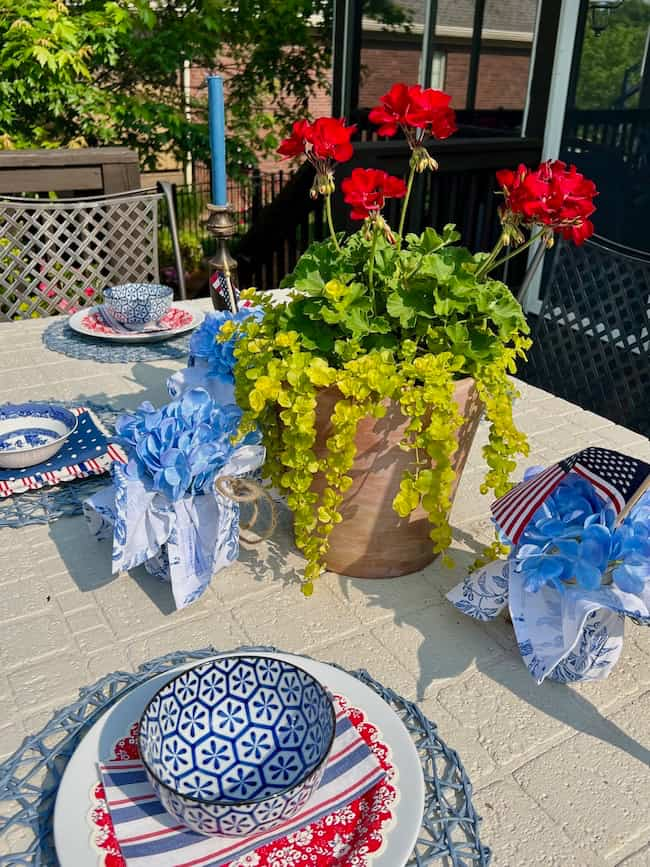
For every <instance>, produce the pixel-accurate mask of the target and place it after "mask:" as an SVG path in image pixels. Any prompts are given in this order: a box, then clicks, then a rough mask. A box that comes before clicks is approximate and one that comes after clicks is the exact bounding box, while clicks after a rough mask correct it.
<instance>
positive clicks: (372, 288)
mask: <svg viewBox="0 0 650 867" xmlns="http://www.w3.org/2000/svg"><path fill="white" fill-rule="evenodd" d="M378 237H379V232H378V231H377V223H376V221H375V222H373V226H372V242H371V244H370V263H369V265H368V287H369V288H370V291H371V292H372V306H373V309H374V306H375V286H374V276H375V250H376V249H377V238H378Z"/></svg>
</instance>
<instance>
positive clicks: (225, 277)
mask: <svg viewBox="0 0 650 867" xmlns="http://www.w3.org/2000/svg"><path fill="white" fill-rule="evenodd" d="M211 279H212V286H213V288H214V291H215V292H216V293H217V295H219V296H220V297H221V299H222V300H223V302H224V304H225V305H226V309H228V310H229V311H230V312H231V313H236V312H237V310H238V309H239V292H238V291H237V289H236V288H235V286H234V285H233V282H232V278H231V277H230V275H229V274H226V273H225V272H224V271H215V272H214V274H213V275H212V278H211Z"/></svg>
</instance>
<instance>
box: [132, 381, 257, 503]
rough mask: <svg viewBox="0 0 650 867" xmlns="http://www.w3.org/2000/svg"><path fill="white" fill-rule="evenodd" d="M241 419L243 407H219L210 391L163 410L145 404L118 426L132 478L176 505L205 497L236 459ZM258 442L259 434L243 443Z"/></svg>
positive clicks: (189, 393) (197, 392)
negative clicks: (186, 498) (184, 499)
mask: <svg viewBox="0 0 650 867" xmlns="http://www.w3.org/2000/svg"><path fill="white" fill-rule="evenodd" d="M240 420H241V410H240V409H239V407H237V406H235V405H234V404H232V405H228V406H222V405H220V404H217V403H215V402H214V401H213V400H212V399H211V397H210V395H209V394H208V392H207V391H206V390H205V389H204V388H194V389H191V390H190V391H187V392H185V393H184V394H183V396H182V397H180V398H179V399H178V400H173V401H171V402H170V403H168V404H167V405H166V406H164V407H162V408H161V409H155V408H154V407H153V406H152V405H151V404H150V403H143V404H142V405H141V406H140V407H139V409H137V410H136V411H135V412H134V413H128V414H124V415H121V416H119V418H118V419H117V422H116V424H115V428H116V430H117V434H118V439H119V442H120V443H121V444H122V445H123V446H124V448H125V449H126V451H127V454H128V457H129V461H128V464H127V468H126V473H127V476H129V477H131V478H137V479H140V480H141V481H143V482H145V483H148V484H150V485H151V487H152V488H153V489H154V490H156V491H159V492H160V493H161V494H164V496H165V497H167V498H168V499H169V500H172V501H174V500H178V499H180V498H181V497H183V496H185V495H186V494H199V493H203V492H205V491H206V490H208V489H209V488H210V486H211V485H212V483H213V481H214V478H215V476H216V474H217V472H218V471H219V470H220V469H221V468H222V467H223V466H224V464H226V463H227V462H228V460H229V459H230V458H231V456H232V454H233V451H234V450H235V446H234V445H233V443H232V439H233V437H234V435H235V434H236V433H237V429H238V427H239V422H240ZM258 439H259V437H256V436H254V435H253V436H251V437H247V438H245V439H244V440H243V443H242V444H248V443H250V442H253V441H257V440H258Z"/></svg>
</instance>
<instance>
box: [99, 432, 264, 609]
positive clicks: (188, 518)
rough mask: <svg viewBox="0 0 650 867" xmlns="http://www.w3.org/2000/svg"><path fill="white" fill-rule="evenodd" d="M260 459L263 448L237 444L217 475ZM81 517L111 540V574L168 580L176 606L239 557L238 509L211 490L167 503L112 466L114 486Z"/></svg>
mask: <svg viewBox="0 0 650 867" xmlns="http://www.w3.org/2000/svg"><path fill="white" fill-rule="evenodd" d="M264 458H265V450H264V448H263V447H262V446H258V445H247V446H242V447H241V448H239V449H236V450H235V451H234V453H233V454H232V456H231V458H230V460H229V461H228V463H227V464H226V465H225V466H224V467H223V468H222V469H221V471H220V472H219V475H222V476H245V475H248V474H249V473H252V472H254V471H255V470H257V469H258V468H259V467H261V466H262V464H263V463H264ZM84 515H85V518H86V521H87V523H88V526H89V529H90V532H91V533H92V534H93V535H94V536H95V538H96V539H98V540H101V539H111V538H112V540H113V554H112V560H113V573H114V574H117V573H119V572H122V571H128V570H129V569H133V568H135V567H136V566H140V565H144V567H145V569H146V570H147V571H148V572H150V573H151V574H152V575H155V576H156V577H158V578H160V579H162V580H165V581H170V582H171V585H172V592H173V595H174V600H175V602H176V607H177V608H184V607H185V606H187V605H189V604H190V603H192V602H194V601H195V600H196V599H198V598H199V597H200V596H201V595H202V594H203V593H204V592H205V589H206V588H207V586H208V584H209V583H210V580H211V579H212V576H213V575H214V574H216V573H217V572H218V571H219V570H220V569H222V568H223V567H224V566H227V565H229V564H230V563H232V562H234V561H235V560H236V559H237V557H238V555H239V505H238V504H237V503H235V502H233V501H232V500H230V499H228V498H226V497H224V496H223V495H222V494H220V493H219V492H218V491H216V490H210V491H209V492H206V493H201V494H196V495H194V496H189V495H188V496H185V497H183V498H182V499H178V500H175V501H170V500H169V499H168V498H167V497H164V496H163V495H162V494H160V493H159V492H158V491H156V490H154V489H152V488H151V487H150V486H148V485H147V484H146V483H145V482H144V481H141V480H139V479H137V478H132V477H128V476H127V474H126V471H125V468H124V467H122V466H119V465H115V466H114V468H113V485H112V486H111V487H109V488H107V489H105V490H102V491H100V492H99V493H97V494H96V495H95V496H94V497H91V498H90V499H88V500H86V502H85V503H84Z"/></svg>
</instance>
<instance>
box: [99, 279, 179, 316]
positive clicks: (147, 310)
mask: <svg viewBox="0 0 650 867" xmlns="http://www.w3.org/2000/svg"><path fill="white" fill-rule="evenodd" d="M173 298H174V290H173V289H171V288H170V287H169V286H163V285H161V284H159V283H123V284H122V285H120V286H109V287H107V288H106V289H104V307H105V308H106V310H107V312H108V313H109V315H110V316H112V317H113V318H114V319H116V320H117V321H118V322H122V323H124V324H125V325H147V324H148V323H150V322H158V321H159V320H160V319H162V317H163V316H164V315H165V313H167V311H168V310H169V308H170V306H171V303H172V300H173Z"/></svg>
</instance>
